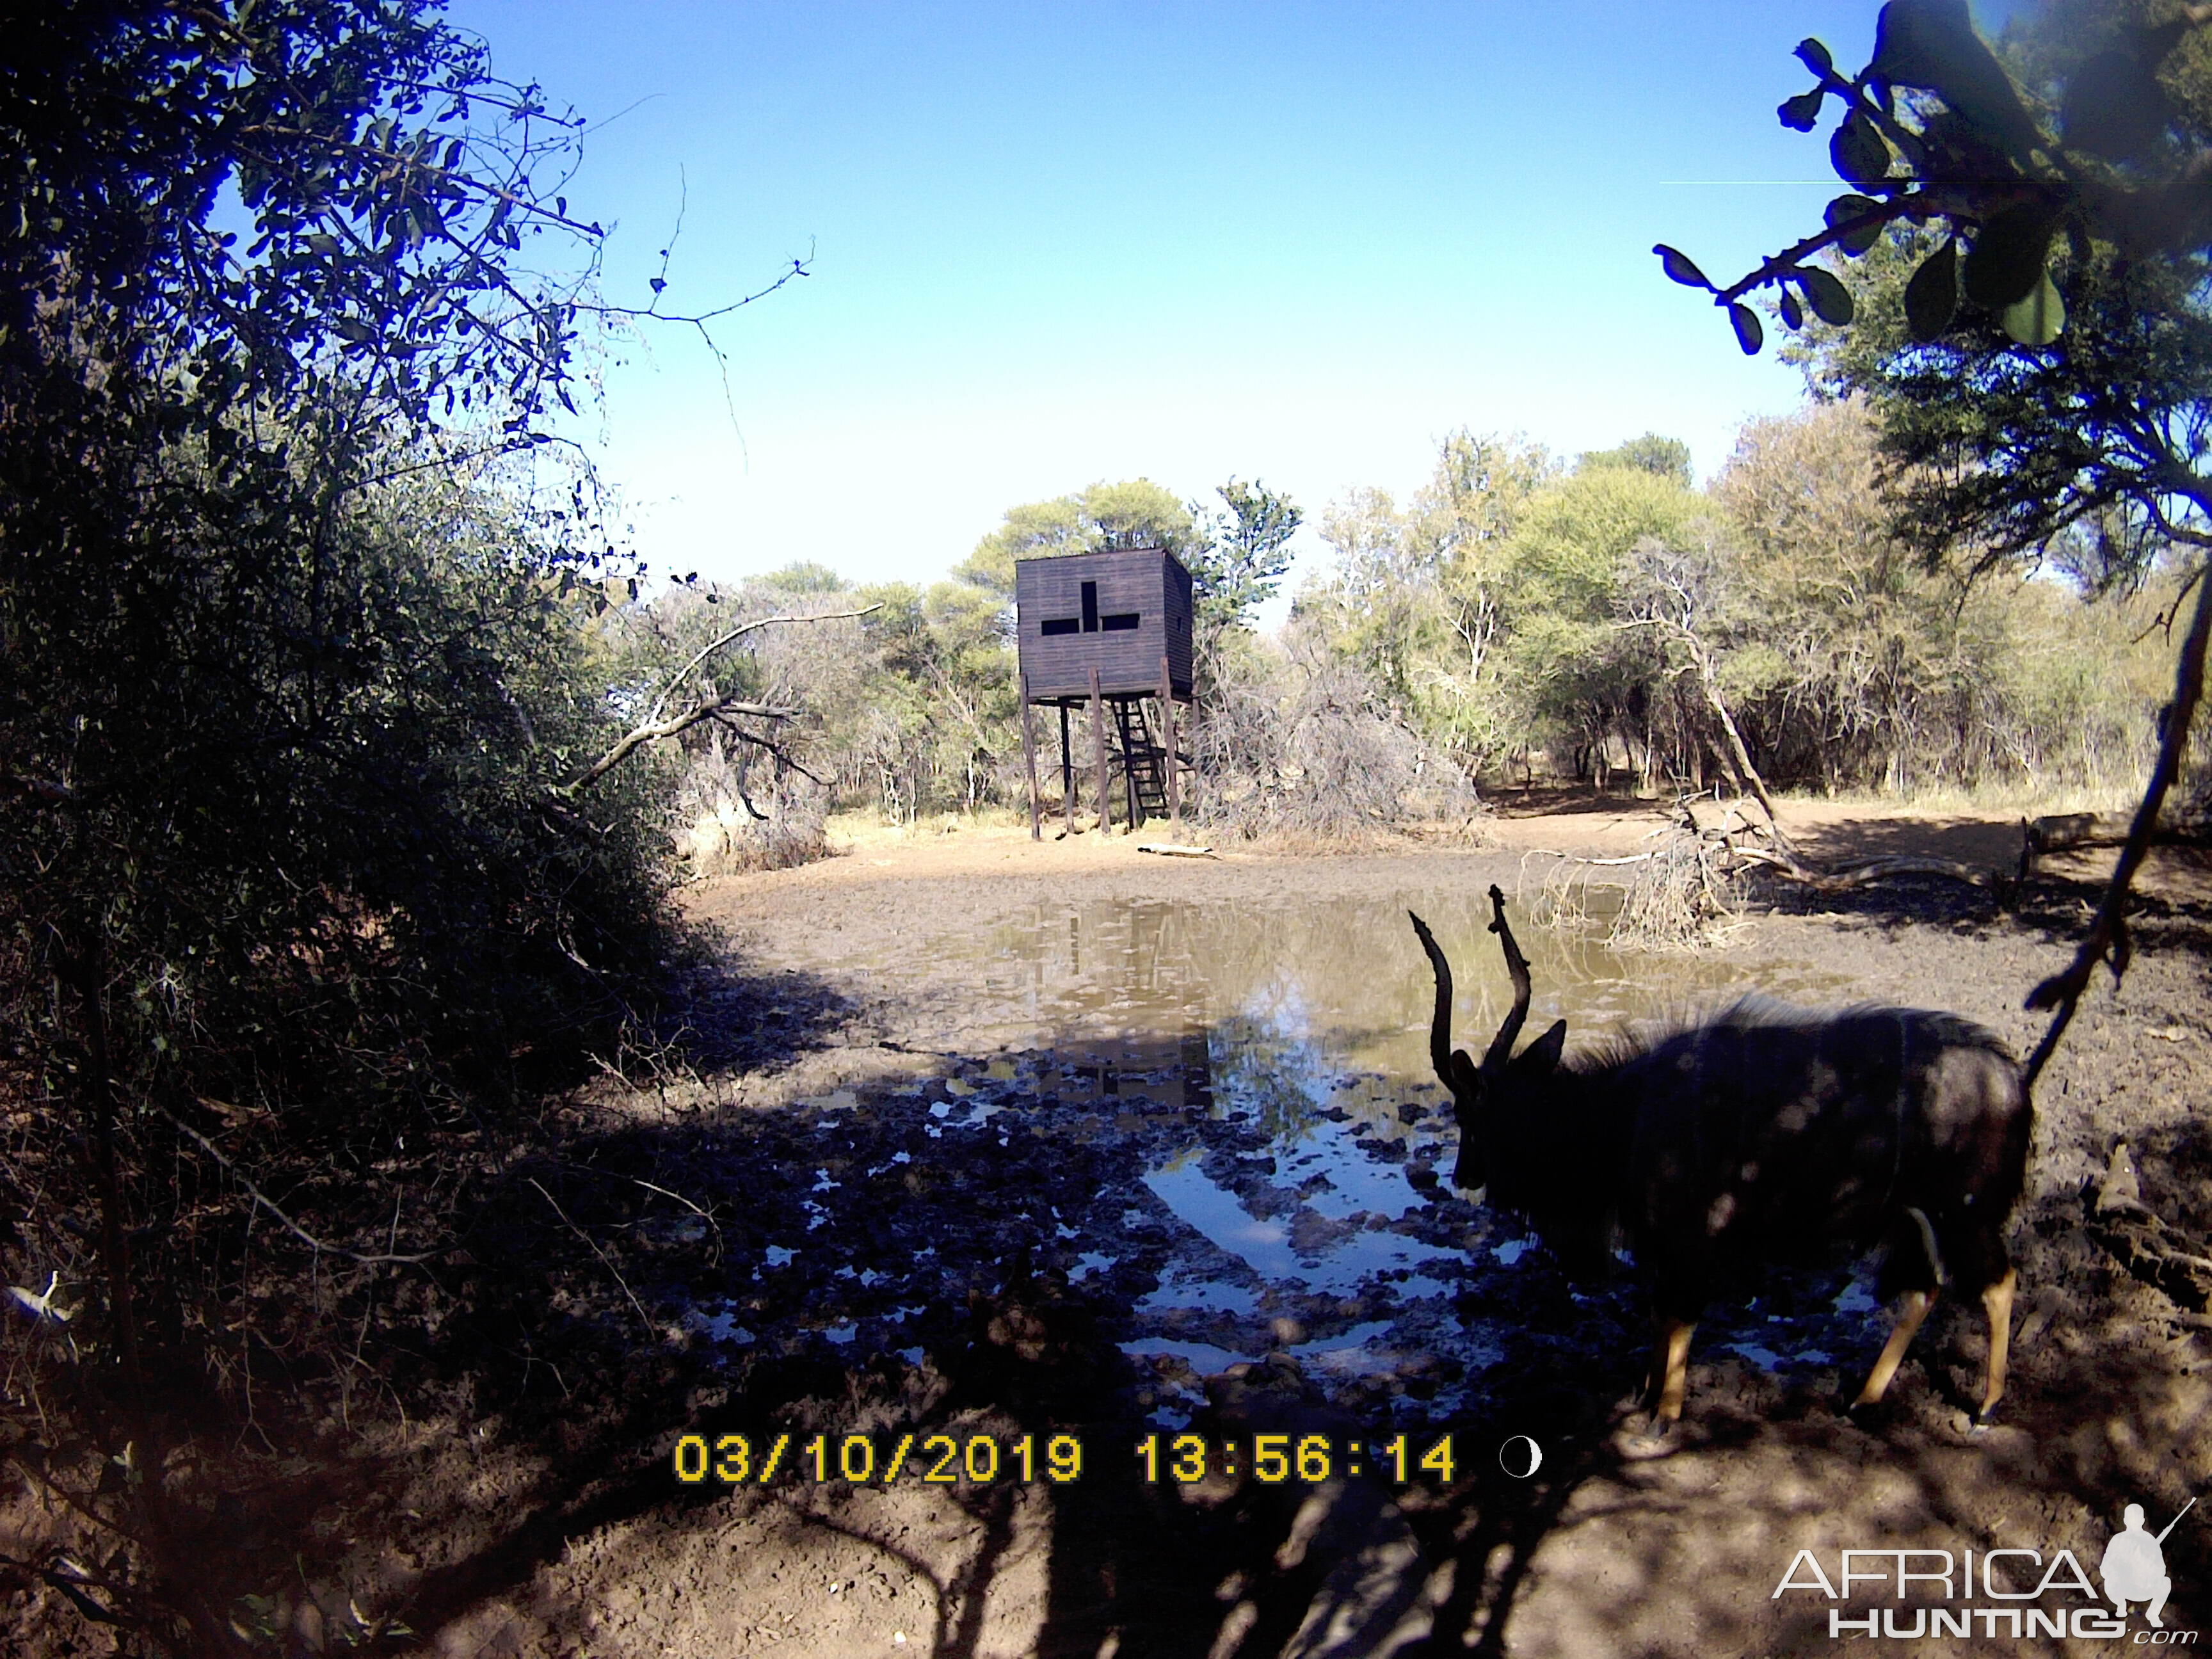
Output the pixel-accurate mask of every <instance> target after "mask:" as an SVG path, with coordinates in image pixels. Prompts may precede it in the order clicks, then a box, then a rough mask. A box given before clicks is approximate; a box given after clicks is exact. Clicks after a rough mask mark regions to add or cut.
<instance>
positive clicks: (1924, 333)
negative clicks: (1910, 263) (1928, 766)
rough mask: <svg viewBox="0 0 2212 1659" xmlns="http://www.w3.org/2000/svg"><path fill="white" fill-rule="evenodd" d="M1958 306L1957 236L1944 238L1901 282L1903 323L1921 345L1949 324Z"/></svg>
mask: <svg viewBox="0 0 2212 1659" xmlns="http://www.w3.org/2000/svg"><path fill="white" fill-rule="evenodd" d="M1958 310H1959V239H1958V238H1957V237H1955V236H1953V237H1949V238H1948V239H1946V240H1945V241H1944V243H1943V246H1941V247H1939V248H1937V249H1936V251H1935V252H1933V253H1931V254H1929V256H1928V257H1927V258H1925V259H1923V260H1922V261H1921V262H1920V269H1919V270H1916V271H1914V272H1913V273H1912V280H1911V282H1909V283H1906V284H1905V327H1906V328H1907V329H1909V330H1911V334H1912V337H1913V338H1914V339H1916V340H1918V341H1919V342H1921V343H1923V345H1924V344H1925V343H1928V342H1929V341H1930V340H1934V339H1936V338H1938V337H1941V336H1942V332H1943V331H1944V330H1945V329H1947V328H1948V327H1950V326H1951V319H1952V318H1953V317H1954V316H1955V315H1956V314H1957V313H1958Z"/></svg>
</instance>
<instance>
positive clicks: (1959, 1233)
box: [1413, 887, 2032, 1421]
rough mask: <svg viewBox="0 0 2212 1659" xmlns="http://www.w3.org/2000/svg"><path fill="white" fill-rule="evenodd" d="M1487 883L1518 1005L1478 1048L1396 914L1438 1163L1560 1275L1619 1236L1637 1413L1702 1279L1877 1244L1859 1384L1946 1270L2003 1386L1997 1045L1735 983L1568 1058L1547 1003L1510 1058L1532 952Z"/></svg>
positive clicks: (1995, 1386) (1911, 1325) (1946, 1282)
mask: <svg viewBox="0 0 2212 1659" xmlns="http://www.w3.org/2000/svg"><path fill="white" fill-rule="evenodd" d="M1491 901H1492V908H1493V910H1494V912H1495V915H1496V919H1495V920H1494V921H1492V924H1491V931H1492V932H1493V933H1498V934H1499V935H1500V937H1501V939H1502V941H1503V943H1504V950H1505V956H1506V965H1507V969H1508V971H1509V972H1510V974H1511V975H1512V978H1513V983H1514V993H1515V1000H1514V1008H1513V1012H1511V1013H1510V1014H1509V1015H1508V1016H1507V1018H1506V1021H1505V1024H1504V1028H1503V1029H1502V1030H1500V1031H1499V1032H1498V1037H1497V1039H1496V1040H1494V1041H1493V1042H1492V1044H1491V1048H1490V1051H1489V1053H1488V1054H1486V1056H1485V1058H1484V1060H1482V1062H1481V1064H1480V1065H1479V1066H1478V1065H1477V1064H1475V1063H1474V1061H1472V1060H1469V1059H1468V1056H1467V1054H1465V1053H1464V1052H1463V1051H1455V1050H1454V1049H1453V1048H1451V1038H1450V1013H1449V1009H1450V1000H1451V969H1450V965H1449V963H1448V962H1446V960H1445V959H1444V956H1443V951H1441V950H1440V949H1439V948H1438V947H1437V944H1436V941H1435V939H1433V938H1432V937H1431V934H1430V933H1429V931H1428V929H1427V927H1425V926H1424V925H1423V923H1422V922H1421V920H1420V918H1419V917H1418V916H1416V917H1414V918H1413V926H1414V929H1415V931H1416V932H1417V933H1419V936H1420V939H1421V943H1422V946H1423V948H1424V949H1425V951H1427V952H1428V955H1429V959H1430V963H1431V966H1432V967H1433V968H1434V969H1435V971H1436V975H1437V1012H1436V1018H1435V1023H1434V1024H1433V1026H1432V1028H1431V1056H1432V1058H1433V1059H1434V1060H1435V1063H1436V1067H1437V1075H1438V1076H1439V1077H1440V1078H1441V1079H1443V1082H1444V1083H1445V1085H1447V1086H1448V1087H1449V1088H1450V1090H1451V1091H1452V1097H1453V1105H1454V1110H1455V1115H1456V1117H1457V1118H1458V1121H1459V1127H1460V1148H1459V1159H1458V1163H1457V1165H1456V1167H1455V1170H1454V1179H1455V1182H1456V1183H1457V1184H1458V1185H1459V1186H1461V1187H1462V1188H1468V1189H1474V1188H1486V1189H1487V1194H1488V1198H1489V1200H1490V1202H1491V1203H1492V1204H1493V1205H1495V1206H1498V1207H1499V1208H1501V1209H1506V1210H1511V1211H1515V1212H1519V1213H1521V1214H1522V1215H1525V1216H1526V1217H1528V1219H1529V1220H1530V1221H1531V1222H1532V1223H1533V1224H1534V1226H1535V1228H1536V1230H1537V1231H1538V1232H1539V1234H1540V1235H1541V1236H1542V1237H1543V1238H1544V1240H1545V1242H1546V1243H1547V1244H1548V1245H1550V1246H1551V1247H1552V1248H1553V1249H1554V1250H1556V1251H1557V1252H1558V1253H1559V1255H1560V1257H1561V1259H1562V1261H1563V1262H1564V1264H1565V1266H1566V1267H1567V1268H1568V1270H1569V1271H1570V1272H1571V1273H1589V1272H1591V1271H1594V1270H1597V1269H1600V1268H1601V1267H1604V1266H1605V1265H1606V1264H1607V1260H1608V1258H1609V1256H1610V1254H1611V1251H1612V1249H1613V1247H1614V1246H1615V1245H1616V1244H1619V1243H1626V1245H1627V1247H1628V1248H1629V1249H1630V1251H1631V1252H1632V1254H1633V1255H1634V1257H1635V1259H1636V1261H1637V1265H1638V1267H1639V1268H1640V1269H1641V1270H1642V1272H1643V1273H1644V1274H1645V1275H1646V1276H1647V1277H1648V1279H1650V1284H1651V1288H1652V1296H1653V1307H1652V1312H1653V1316H1654V1321H1655V1324H1656V1333H1657V1341H1656V1348H1655V1352H1654V1355H1653V1364H1652V1374H1651V1381H1650V1387H1651V1389H1653V1391H1654V1393H1655V1394H1656V1417H1657V1418H1658V1419H1662V1420H1669V1421H1671V1420H1672V1419H1674V1418H1675V1417H1677V1416H1679V1415H1680V1411H1681V1399H1682V1389H1683V1386H1684V1377H1685V1373H1686V1364H1687V1357H1688V1352H1689V1334H1690V1329H1691V1327H1692V1326H1693V1325H1694V1324H1695V1323H1696V1322H1697V1320H1698V1319H1699V1317H1700V1316H1702V1314H1703V1313H1704V1311H1705V1305H1706V1304H1707V1302H1708V1301H1709V1300H1710V1298H1711V1295H1712V1293H1713V1291H1714V1289H1715V1287H1716V1285H1717V1283H1718V1282H1719V1281H1720V1280H1722V1279H1725V1278H1728V1277H1730V1276H1732V1273H1733V1271H1734V1270H1740V1269H1743V1268H1747V1267H1759V1266H1762V1265H1764V1264H1765V1263H1768V1262H1777V1261H1822V1260H1828V1259H1832V1258H1834V1257H1836V1256H1838V1255H1848V1254H1857V1253H1860V1252H1863V1251H1865V1250H1867V1249H1872V1248H1874V1247H1875V1246H1878V1245H1879V1246H1883V1247H1886V1255H1885V1257H1884V1261H1883V1267H1882V1273H1881V1291H1882V1294H1883V1296H1884V1297H1889V1296H1893V1295H1900V1294H1901V1295H1902V1297H1903V1298H1904V1300H1903V1303H1902V1305H1901V1309H1900V1313H1899V1322H1898V1326H1897V1328H1896V1330H1895V1331H1894V1332H1893V1334H1892V1335H1891V1338H1890V1341H1889V1343H1888V1346H1887V1347H1886V1348H1885V1349H1884V1351H1883V1353H1882V1356H1881V1360H1880V1361H1879V1362H1878V1363H1877V1364H1875V1369H1874V1372H1873V1375H1872V1376H1869V1378H1868V1381H1867V1386H1866V1388H1865V1389H1863V1390H1862V1392H1861V1395H1860V1397H1859V1400H1860V1403H1862V1404H1869V1403H1871V1402H1873V1401H1876V1400H1879V1399H1880V1398H1881V1394H1882V1391H1883V1390H1884V1389H1886V1388H1887V1386H1888V1383H1889V1380H1890V1377H1891V1376H1892V1375H1893V1373H1894V1372H1895V1370H1896V1368H1897V1364H1898V1362H1899V1360H1900V1359H1901V1358H1903V1355H1904V1352H1905V1346H1906V1345H1907V1344H1908V1343H1910V1342H1911V1338H1912V1334H1913V1332H1914V1331H1915V1330H1916V1329H1917V1328H1918V1327H1919V1324H1920V1322H1921V1321H1922V1320H1923V1318H1925V1317H1926V1315H1927V1311H1928V1309H1929V1306H1931V1305H1932V1304H1933V1302H1934V1299H1935V1297H1936V1294H1937V1292H1938V1291H1941V1290H1944V1289H1948V1290H1950V1291H1953V1292H1954V1293H1955V1294H1958V1295H1960V1296H1974V1297H1979V1298H1980V1300H1981V1301H1982V1304H1983V1305H1984V1310H1985V1311H1986V1312H1987V1313H1988V1315H1989V1318H1990V1366H1989V1370H1988V1373H1987V1376H1986V1377H1985V1387H1984V1395H1983V1401H1982V1411H1983V1413H1984V1415H1986V1414H1987V1413H1988V1412H1989V1411H1990V1408H1991V1407H1994V1406H1995V1405H1996V1401H1997V1399H1998V1397H1999V1396H2000V1395H2002V1393H2003V1389H2004V1364H2005V1346H2006V1344H2005V1336H2006V1333H2007V1332H2008V1328H2009V1320H2010V1308H2011V1298H2012V1286H2013V1282H2014V1279H2013V1272H2012V1264H2011V1261H2010V1260H2009V1258H2008V1255H2007V1254H2006V1251H2005V1246H2004V1237H2003V1235H2004V1229H2005V1225H2006V1223H2007V1221H2008V1218H2009V1217H2010V1215H2011V1212H2012V1207H2013V1204H2014V1202H2015V1200H2017V1199H2018V1198H2019V1196H2020V1193H2021V1185H2022V1183H2023V1181H2024V1179H2025V1175H2026V1170H2027V1149H2028V1139H2029V1132H2030V1127H2031V1121H2032V1120H2031V1115H2030V1112H2029V1109H2028V1103H2027V1088H2026V1085H2025V1083H2024V1081H2023V1079H2022V1078H2021V1071H2020V1067H2019V1066H2018V1065H2017V1064H2016V1063H2015V1060H2013V1058H2012V1056H2011V1054H2009V1053H2008V1052H2007V1050H2006V1048H2005V1047H2004V1044H2003V1043H2002V1042H2001V1041H2000V1040H1999V1039H1998V1038H1997V1037H1996V1036H1995V1035H1994V1034H1992V1033H1991V1032H1990V1031H1988V1030H1984V1028H1982V1027H1981V1026H1978V1025H1976V1024H1973V1023H1972V1021H1970V1020H1966V1019H1961V1018H1959V1017H1958V1016H1956V1015H1954V1014H1947V1013H1936V1012H1929V1011H1927V1010H1923V1009H1914V1008H1888V1007H1859V1008H1851V1009H1846V1010H1844V1011H1843V1012H1834V1013H1822V1012H1808V1011H1806V1010H1802V1009H1796V1008H1790V1007H1787V1006H1784V1005H1781V1004H1778V1003H1773V1002H1768V1001H1765V1000H1762V999H1758V998H1752V999H1747V1000H1744V1001H1741V1002H1739V1003H1737V1004H1736V1005H1735V1006H1732V1007H1730V1008H1729V1009H1727V1010H1725V1011H1723V1012H1721V1013H1719V1014H1717V1015H1716V1016H1715V1017H1714V1018H1711V1019H1710V1020H1708V1021H1705V1023H1703V1024H1697V1025H1694V1026H1692V1027H1689V1028H1687V1029H1684V1030H1675V1031H1673V1032H1671V1033H1668V1034H1666V1035H1663V1036H1657V1037H1656V1038H1651V1039H1647V1040H1640V1041H1639V1040H1630V1039H1617V1040H1615V1041H1613V1042H1610V1043H1607V1044H1605V1045H1601V1046H1600V1047H1598V1048H1594V1049H1591V1050H1588V1051H1585V1052H1584V1053H1583V1054H1577V1055H1573V1056H1565V1055H1564V1054H1563V1053H1562V1050H1563V1048H1564V1047H1565V1038H1566V1023H1565V1021H1564V1020H1562V1021H1560V1022H1559V1024H1555V1025H1553V1027H1552V1029H1551V1030H1548V1031H1547V1032H1546V1033H1545V1034H1544V1035H1543V1036H1541V1037H1539V1038H1538V1039H1537V1040H1536V1041H1535V1042H1534V1043H1532V1044H1530V1045H1529V1047H1528V1048H1527V1049H1526V1050H1525V1051H1524V1052H1522V1054H1518V1055H1516V1054H1513V1052H1512V1045H1513V1042H1514V1039H1515V1037H1516V1036H1517V1035H1518V1034H1519V1031H1520V1028H1521V1024H1522V1021H1523V1019H1524V1018H1526V1016H1527V1012H1528V1000H1529V983H1528V964H1527V963H1526V962H1525V960H1523V959H1522V957H1521V954H1520V951H1519V949H1518V947H1517V946H1516V945H1515V944H1514V941H1513V936H1512V934H1511V933H1510V930H1509V929H1508V928H1507V927H1506V926H1505V913H1504V895H1503V894H1502V893H1500V892H1499V891H1498V889H1497V888H1495V887H1492V889H1491Z"/></svg>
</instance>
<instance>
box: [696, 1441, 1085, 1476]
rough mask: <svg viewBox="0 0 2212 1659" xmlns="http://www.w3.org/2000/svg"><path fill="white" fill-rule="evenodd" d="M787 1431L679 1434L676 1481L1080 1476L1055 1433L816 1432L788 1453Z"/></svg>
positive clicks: (1072, 1453)
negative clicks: (1042, 1436)
mask: <svg viewBox="0 0 2212 1659" xmlns="http://www.w3.org/2000/svg"><path fill="white" fill-rule="evenodd" d="M792 1439H793V1437H792V1436H791V1435H789V1434H777V1435H774V1436H763V1437H762V1438H761V1442H760V1443H759V1444H758V1446H756V1444H755V1443H754V1439H753V1437H751V1436H750V1435H744V1434H723V1435H716V1436H714V1437H713V1438H712V1439H709V1438H708V1437H707V1436H705V1435H703V1434H687V1435H682V1436H679V1437H678V1439H677V1442H676V1449H675V1452H674V1462H675V1467H676V1478H677V1479H678V1480H680V1481H682V1482H683V1483H684V1485H685V1486H703V1485H707V1484H708V1483H710V1482H711V1483H714V1484H717V1485H720V1486H767V1485H768V1484H769V1482H770V1481H772V1480H775V1479H776V1478H777V1477H778V1476H779V1475H782V1476H787V1477H789V1478H791V1479H793V1480H812V1481H814V1482H815V1483H816V1484H817V1485H818V1486H826V1485H829V1484H830V1483H831V1482H833V1481H842V1482H844V1483H845V1484H846V1485H848V1486H890V1484H891V1483H892V1482H893V1481H895V1480H900V1479H902V1478H910V1479H912V1480H918V1481H920V1482H921V1483H922V1484H923V1485H925V1486H958V1485H963V1484H964V1485H968V1486H990V1485H992V1484H993V1483H994V1482H996V1481H1000V1480H1006V1481H1021V1482H1031V1481H1035V1480H1039V1479H1042V1480H1048V1481H1051V1482H1052V1483H1053V1484H1054V1485H1055V1486H1066V1484H1067V1483H1068V1482H1069V1481H1071V1480H1080V1479H1081V1478H1082V1475H1083V1442H1082V1440H1081V1439H1080V1438H1079V1437H1077V1436H1075V1435H1072V1434H1055V1435H1053V1436H1051V1437H1048V1438H1047V1439H1046V1440H1045V1441H1044V1442H1043V1443H1042V1445H1041V1446H1040V1444H1039V1443H1038V1440H1037V1437H1036V1436H1035V1435H1033V1434H1025V1435H1023V1436H1021V1437H1019V1438H1002V1437H1000V1436H998V1435H994V1434H970V1435H965V1436H957V1435H951V1434H926V1435H915V1434H902V1435H900V1436H898V1437H896V1439H892V1438H891V1437H888V1436H887V1437H884V1440H885V1443H884V1445H881V1446H879V1445H878V1439H877V1437H876V1436H874V1435H872V1434H848V1435H842V1436H840V1435H828V1434H817V1435H816V1436H815V1437H813V1438H812V1439H811V1440H809V1441H807V1442H806V1443H804V1444H803V1445H800V1446H799V1447H798V1448H797V1449H796V1450H794V1449H793V1446H792Z"/></svg>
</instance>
